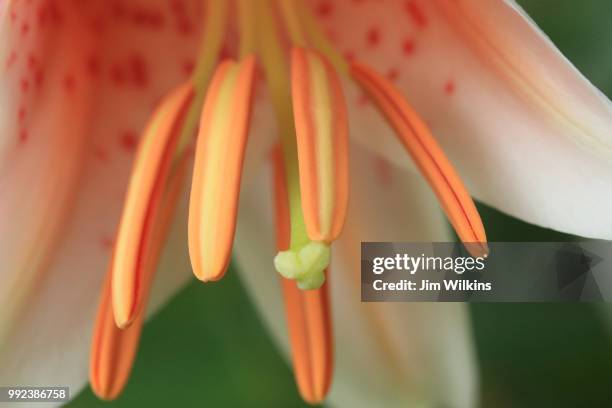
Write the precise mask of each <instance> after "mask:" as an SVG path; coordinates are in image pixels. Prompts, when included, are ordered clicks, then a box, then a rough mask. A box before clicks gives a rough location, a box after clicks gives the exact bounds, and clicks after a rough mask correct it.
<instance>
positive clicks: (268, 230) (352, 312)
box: [236, 148, 476, 407]
mask: <svg viewBox="0 0 612 408" xmlns="http://www.w3.org/2000/svg"><path fill="white" fill-rule="evenodd" d="M351 164H352V166H351V170H352V174H351V180H352V184H351V199H350V204H349V217H348V219H347V226H346V229H345V231H344V232H343V235H342V238H341V239H340V241H339V242H337V243H336V244H334V247H333V261H332V272H331V289H332V302H333V307H332V310H333V313H334V316H333V319H334V332H335V339H336V340H335V341H336V347H335V349H336V364H335V367H336V368H335V370H336V372H335V373H336V375H335V377H334V382H333V384H332V391H331V394H330V402H331V404H332V405H335V406H342V407H344V406H355V407H361V406H363V407H368V406H385V407H395V406H397V407H400V406H406V404H409V403H421V404H423V405H424V406H437V405H436V404H444V405H445V406H449V407H470V406H472V405H473V403H474V398H475V390H476V380H475V373H474V369H473V362H472V358H473V357H472V348H471V344H470V336H469V334H468V331H469V321H468V318H467V315H466V313H465V309H464V306H463V305H460V304H440V305H438V304H433V305H432V304H408V303H405V304H401V303H381V304H374V303H369V304H368V303H361V302H360V297H359V285H360V278H359V269H358V268H359V264H360V253H359V247H360V242H361V241H362V240H399V241H401V240H405V241H408V240H417V241H434V240H447V239H448V235H447V234H448V230H447V228H446V226H445V224H444V221H443V218H442V215H441V212H440V211H439V209H438V205H437V203H435V200H434V197H433V194H432V193H431V192H430V191H429V190H428V187H427V186H426V185H425V183H424V182H423V181H422V180H420V179H419V178H418V177H416V176H414V175H412V174H411V173H408V172H406V171H400V170H398V169H397V168H395V167H393V166H391V165H389V164H387V163H386V162H384V161H382V160H380V159H377V158H375V157H374V156H372V155H370V154H368V153H366V152H365V151H363V150H361V149H359V148H357V149H353V152H352V156H351ZM270 177H271V176H270V174H264V175H263V176H262V178H261V179H260V180H259V183H258V184H256V185H254V186H252V188H251V189H249V190H247V191H245V194H244V195H243V197H244V198H245V199H244V200H243V205H242V209H241V214H240V218H239V228H238V234H237V242H236V244H237V257H238V262H239V264H240V272H241V275H242V278H243V279H244V282H245V286H246V287H247V288H248V289H249V291H250V293H251V295H252V297H253V299H254V301H255V303H256V304H257V305H258V306H259V310H260V312H261V313H262V315H263V317H264V319H265V321H266V323H267V324H268V327H269V328H270V329H271V330H272V333H273V334H274V338H275V339H276V340H277V342H278V343H279V344H280V345H281V346H282V349H283V351H284V352H285V355H287V354H288V340H287V335H286V329H285V316H284V312H283V304H282V297H281V293H280V288H279V285H278V276H277V274H276V272H275V271H274V267H273V263H272V259H273V256H274V254H275V244H274V242H275V241H274V237H273V233H272V230H273V228H272V226H273V224H272V217H271V216H272V211H273V207H272V204H271V197H272V196H271V191H270V180H271V178H270Z"/></svg>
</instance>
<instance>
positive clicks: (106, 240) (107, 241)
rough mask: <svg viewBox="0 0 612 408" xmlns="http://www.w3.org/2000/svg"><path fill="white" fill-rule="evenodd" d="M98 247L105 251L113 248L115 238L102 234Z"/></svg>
mask: <svg viewBox="0 0 612 408" xmlns="http://www.w3.org/2000/svg"><path fill="white" fill-rule="evenodd" d="M99 243H100V247H101V248H102V249H103V250H105V251H110V250H111V249H112V248H113V245H114V244H115V240H114V239H112V238H110V237H109V236H107V235H103V236H101V237H100V241H99Z"/></svg>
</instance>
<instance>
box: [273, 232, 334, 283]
mask: <svg viewBox="0 0 612 408" xmlns="http://www.w3.org/2000/svg"><path fill="white" fill-rule="evenodd" d="M330 252H331V251H330V249H329V246H327V245H325V244H324V243H322V242H309V243H308V244H306V245H304V246H303V247H301V248H299V249H289V250H288V251H282V252H279V253H278V254H277V255H276V257H275V258H274V266H275V267H276V270H277V271H278V273H280V274H281V275H282V276H283V277H285V278H287V279H295V281H296V282H297V285H298V288H300V289H302V290H310V289H318V288H320V287H321V286H322V285H323V283H324V282H325V270H326V269H327V267H328V266H329V261H330Z"/></svg>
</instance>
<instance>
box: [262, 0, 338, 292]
mask: <svg viewBox="0 0 612 408" xmlns="http://www.w3.org/2000/svg"><path fill="white" fill-rule="evenodd" d="M271 1H276V0H271ZM257 17H258V21H259V23H260V24H261V25H260V26H259V29H260V30H259V32H258V34H259V36H258V39H259V43H258V53H259V55H260V57H261V61H262V65H263V68H264V71H265V74H266V83H267V85H268V87H269V90H270V95H271V99H272V103H273V105H274V110H275V111H276V117H277V121H278V127H279V134H280V142H281V146H282V158H283V162H284V166H285V173H286V178H285V181H286V183H287V185H286V190H287V194H288V196H289V210H290V211H289V218H290V226H291V228H290V232H289V234H290V242H291V245H290V246H289V249H288V250H289V251H291V252H292V253H293V254H290V255H286V254H282V253H281V254H279V255H278V257H279V260H278V261H277V262H275V264H276V266H280V268H281V269H282V272H281V274H283V275H285V276H297V277H298V279H299V281H300V287H301V288H303V289H316V288H318V287H320V285H321V284H322V283H323V279H324V276H325V275H324V271H325V269H326V268H325V267H323V263H324V262H323V261H324V260H325V259H329V257H328V256H327V257H326V256H325V252H326V250H325V248H321V247H320V245H321V244H322V243H318V244H316V245H315V246H314V249H317V248H318V249H319V250H318V251H312V249H313V248H310V249H308V250H306V253H307V254H305V255H304V257H302V259H303V260H301V257H300V255H299V253H300V251H301V250H302V249H303V248H305V247H307V246H312V245H311V244H313V242H312V241H311V240H310V238H309V237H308V234H307V232H306V225H305V222H304V214H303V211H302V198H301V192H300V180H299V170H298V160H297V143H296V137H295V128H294V123H293V114H292V103H291V95H290V93H289V91H290V89H291V81H290V79H289V76H288V73H289V67H288V66H287V62H286V57H285V54H284V52H283V48H282V44H281V39H280V34H279V33H278V32H277V25H276V21H275V20H274V18H273V17H272V16H271V15H270V10H269V8H268V7H259V8H258V9H257ZM323 246H324V247H326V245H323ZM312 252H314V257H312V255H313V253H312ZM306 258H307V259H306ZM325 266H327V265H325ZM279 272H280V271H279Z"/></svg>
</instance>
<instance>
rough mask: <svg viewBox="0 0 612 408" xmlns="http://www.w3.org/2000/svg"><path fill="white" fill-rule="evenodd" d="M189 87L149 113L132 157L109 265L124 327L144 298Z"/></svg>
mask: <svg viewBox="0 0 612 408" xmlns="http://www.w3.org/2000/svg"><path fill="white" fill-rule="evenodd" d="M192 96H193V86H192V85H191V83H186V84H184V85H181V86H180V87H178V88H177V89H176V90H174V91H173V92H172V93H171V94H170V95H169V96H168V97H166V98H165V99H164V100H163V101H162V102H161V104H160V106H159V107H158V108H157V109H156V111H155V112H154V113H153V116H152V119H151V120H150V122H149V124H148V126H147V128H146V130H145V132H144V134H143V136H142V140H141V142H140V145H139V149H138V153H137V155H136V158H135V161H134V166H133V169H132V174H131V176H130V182H129V186H128V191H127V196H126V200H125V204H124V208H123V214H122V217H121V222H120V224H119V231H118V233H117V239H116V244H115V250H114V254H115V256H114V258H113V263H112V271H111V273H112V303H113V312H114V316H115V321H116V323H117V325H118V326H119V327H126V326H127V325H129V324H130V322H131V321H132V320H133V319H134V317H135V314H136V311H137V310H138V309H139V308H140V306H141V303H142V300H143V284H142V283H143V279H144V272H145V264H146V259H147V251H148V248H149V245H151V236H152V232H153V225H152V222H153V220H154V218H155V217H156V213H157V212H158V211H159V209H160V199H161V196H162V192H163V189H164V187H165V186H166V182H167V180H168V175H169V173H170V169H171V165H172V161H173V158H174V157H175V156H174V155H175V150H176V145H177V141H178V137H179V135H180V127H181V124H182V122H183V120H184V118H185V113H186V111H187V109H188V107H189V104H190V103H191V100H192Z"/></svg>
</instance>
